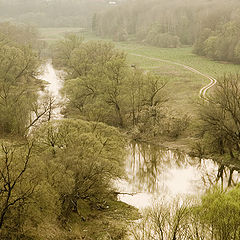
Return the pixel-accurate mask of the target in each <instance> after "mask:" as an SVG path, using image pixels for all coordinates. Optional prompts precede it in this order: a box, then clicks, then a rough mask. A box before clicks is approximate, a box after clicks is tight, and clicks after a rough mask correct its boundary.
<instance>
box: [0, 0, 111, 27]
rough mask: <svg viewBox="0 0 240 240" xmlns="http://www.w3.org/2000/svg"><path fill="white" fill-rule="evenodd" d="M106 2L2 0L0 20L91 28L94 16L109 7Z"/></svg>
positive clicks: (101, 0) (89, 0)
mask: <svg viewBox="0 0 240 240" xmlns="http://www.w3.org/2000/svg"><path fill="white" fill-rule="evenodd" d="M107 3H108V1H105V0H81V1H75V0H71V1H69V0H68V1H67V0H49V1H48V0H11V1H6V0H1V1H0V15H1V17H0V20H1V21H15V22H22V23H26V24H31V25H35V26H38V27H82V28H86V27H89V23H90V22H91V18H92V15H93V14H94V13H95V12H99V11H101V10H103V9H105V8H107V7H108V4H107Z"/></svg>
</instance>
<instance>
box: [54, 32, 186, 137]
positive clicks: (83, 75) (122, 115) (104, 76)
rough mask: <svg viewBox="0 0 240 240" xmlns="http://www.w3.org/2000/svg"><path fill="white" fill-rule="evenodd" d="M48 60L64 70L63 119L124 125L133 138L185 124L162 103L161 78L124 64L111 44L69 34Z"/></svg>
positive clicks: (171, 132) (168, 132) (175, 132)
mask: <svg viewBox="0 0 240 240" xmlns="http://www.w3.org/2000/svg"><path fill="white" fill-rule="evenodd" d="M53 59H54V64H55V65H56V66H58V67H61V68H62V69H64V71H65V72H66V77H65V82H64V88H63V94H64V95H65V96H66V97H67V99H68V102H67V104H66V107H65V112H64V114H65V116H67V117H74V118H81V119H84V120H87V121H100V122H104V123H106V124H108V125H111V126H116V127H120V128H123V129H127V130H129V131H130V132H131V134H132V135H133V138H135V139H140V138H142V137H144V138H153V137H157V136H168V137H174V138H175V137H178V136H179V135H180V134H181V133H182V131H183V130H185V128H186V127H187V125H188V120H189V119H188V117H187V116H181V115H179V114H178V113H176V112H173V111H171V110H170V109H169V107H168V105H167V104H166V103H167V100H168V96H167V93H166V91H165V85H166V84H167V81H166V79H165V78H164V77H162V76H161V75H158V74H151V73H145V72H144V71H142V70H140V69H136V68H135V67H130V66H129V65H127V62H126V55H125V54H124V53H123V52H121V51H120V50H117V49H115V48H114V46H113V45H112V44H111V43H106V42H84V41H83V40H82V39H81V38H79V37H78V36H76V35H70V36H68V37H66V38H65V39H64V40H63V41H60V42H59V43H58V44H57V45H56V46H55V49H54V58H53Z"/></svg>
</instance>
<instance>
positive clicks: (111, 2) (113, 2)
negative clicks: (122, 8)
mask: <svg viewBox="0 0 240 240" xmlns="http://www.w3.org/2000/svg"><path fill="white" fill-rule="evenodd" d="M108 4H109V5H117V2H115V1H109V2H108Z"/></svg>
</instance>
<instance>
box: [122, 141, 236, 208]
mask: <svg viewBox="0 0 240 240" xmlns="http://www.w3.org/2000/svg"><path fill="white" fill-rule="evenodd" d="M126 171H127V174H128V178H129V180H128V181H123V182H121V183H120V184H119V185H120V188H121V190H122V191H123V192H124V193H134V194H133V195H129V194H123V195H121V196H120V199H121V200H122V201H125V202H127V203H129V204H131V205H134V206H136V207H138V208H142V207H146V206H149V205H151V204H152V201H153V200H155V199H158V198H162V197H164V198H166V197H167V198H172V197H175V196H176V195H179V194H180V195H181V194H182V195H186V194H190V195H196V194H199V193H201V192H202V191H203V190H204V189H206V188H208V187H210V186H212V185H214V184H216V183H220V184H221V185H222V186H223V187H226V186H229V185H232V184H236V183H237V182H239V180H240V177H239V176H240V175H239V173H238V172H237V171H236V170H235V169H229V168H228V167H225V166H223V165H221V164H218V163H216V162H214V161H213V160H210V159H204V160H199V159H197V158H190V157H189V156H187V155H186V154H183V153H181V152H178V151H172V150H166V149H163V148H161V147H159V146H157V145H150V144H137V143H131V144H130V145H129V154H128V157H127V159H126Z"/></svg>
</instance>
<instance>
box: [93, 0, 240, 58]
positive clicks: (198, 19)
mask: <svg viewBox="0 0 240 240" xmlns="http://www.w3.org/2000/svg"><path fill="white" fill-rule="evenodd" d="M239 9H240V4H239V1H236V0H230V1H225V0H221V1H216V0H212V1H208V0H201V1H187V0H174V1H163V0H160V1H155V0H152V1H149V0H148V1H146V0H139V1H128V2H126V3H125V4H122V5H120V6H119V7H117V8H112V9H109V10H107V11H105V12H104V13H100V14H96V15H94V16H93V20H92V29H93V31H95V32H96V33H97V34H98V35H100V36H105V37H106V36H107V37H112V38H113V39H115V40H117V41H124V40H131V39H134V40H137V41H139V42H143V43H147V44H151V45H153V46H157V47H180V46H184V45H194V52H195V53H197V54H200V55H203V56H207V57H210V58H213V59H216V60H225V61H233V62H239V44H240V43H239V34H240V32H239V27H238V26H239V21H240V20H239V19H240V10H239Z"/></svg>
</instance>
